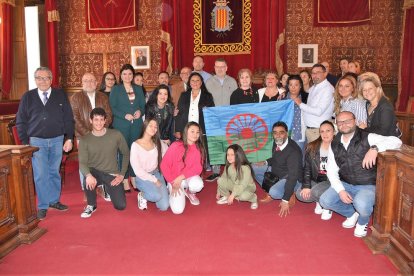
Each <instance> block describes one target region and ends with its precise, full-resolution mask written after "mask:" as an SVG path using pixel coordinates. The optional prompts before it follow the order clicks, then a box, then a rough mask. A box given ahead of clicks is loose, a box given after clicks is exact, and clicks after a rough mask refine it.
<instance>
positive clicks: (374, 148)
mask: <svg viewBox="0 0 414 276" xmlns="http://www.w3.org/2000/svg"><path fill="white" fill-rule="evenodd" d="M370 149H373V150H376V151H377V152H378V151H379V150H378V147H377V145H372V146H371V147H370Z"/></svg>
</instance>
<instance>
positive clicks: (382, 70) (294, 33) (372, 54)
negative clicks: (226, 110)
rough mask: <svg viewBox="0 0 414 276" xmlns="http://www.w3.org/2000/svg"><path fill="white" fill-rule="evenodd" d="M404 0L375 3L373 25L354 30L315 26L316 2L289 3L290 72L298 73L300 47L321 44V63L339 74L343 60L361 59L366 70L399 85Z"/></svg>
mask: <svg viewBox="0 0 414 276" xmlns="http://www.w3.org/2000/svg"><path fill="white" fill-rule="evenodd" d="M402 2H403V1H401V0H397V1H396V0H371V6H372V22H371V24H369V25H362V26H354V27H333V28H327V27H317V28H315V27H313V3H314V1H309V0H289V1H287V19H286V20H287V22H286V25H287V27H286V43H287V70H288V72H297V71H298V68H297V66H298V59H297V56H298V44H318V45H319V60H320V61H325V60H326V61H328V62H329V63H330V64H331V71H333V73H334V74H338V73H339V60H340V58H341V57H343V56H345V57H350V58H354V59H359V60H361V61H362V62H363V66H362V69H363V71H374V72H377V73H378V74H379V76H380V77H381V80H382V81H383V82H384V83H397V82H398V69H399V59H400V39H401V30H402V16H403V12H402Z"/></svg>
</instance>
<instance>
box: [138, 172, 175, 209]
mask: <svg viewBox="0 0 414 276" xmlns="http://www.w3.org/2000/svg"><path fill="white" fill-rule="evenodd" d="M153 175H154V176H155V177H156V178H157V179H158V180H159V181H160V182H161V186H159V187H157V186H156V185H155V184H154V182H151V181H148V180H143V179H141V178H139V177H138V176H137V177H135V184H136V185H137V188H138V189H139V190H140V191H141V192H142V193H143V196H144V198H145V199H146V200H148V201H151V202H155V205H156V206H157V208H158V209H160V210H161V211H166V210H167V209H168V206H169V196H168V189H167V185H166V184H165V180H164V177H163V176H162V175H161V173H160V172H158V171H157V172H154V173H153Z"/></svg>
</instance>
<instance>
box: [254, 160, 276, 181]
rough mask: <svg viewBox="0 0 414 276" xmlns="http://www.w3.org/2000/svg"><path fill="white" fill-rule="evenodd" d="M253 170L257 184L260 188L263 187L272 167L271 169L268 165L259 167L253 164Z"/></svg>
mask: <svg viewBox="0 0 414 276" xmlns="http://www.w3.org/2000/svg"><path fill="white" fill-rule="evenodd" d="M252 168H253V171H254V176H255V178H256V181H257V183H258V184H259V185H260V186H262V184H263V178H264V174H265V172H267V170H268V169H269V171H270V170H271V168H272V167H269V166H267V165H264V166H257V165H255V164H252Z"/></svg>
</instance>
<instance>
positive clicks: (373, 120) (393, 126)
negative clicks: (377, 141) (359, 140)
mask: <svg viewBox="0 0 414 276" xmlns="http://www.w3.org/2000/svg"><path fill="white" fill-rule="evenodd" d="M358 90H359V93H360V94H361V95H362V96H363V97H364V99H366V100H367V124H362V125H359V127H360V128H364V129H365V131H368V132H370V133H375V134H379V135H383V136H396V137H400V136H401V131H400V130H399V128H398V125H397V117H396V116H395V112H394V107H393V106H392V104H391V103H390V102H389V101H388V99H387V97H386V96H385V95H384V91H383V90H382V87H381V81H380V78H379V77H378V75H377V74H375V73H372V72H366V73H363V74H362V75H360V76H359V77H358Z"/></svg>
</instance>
